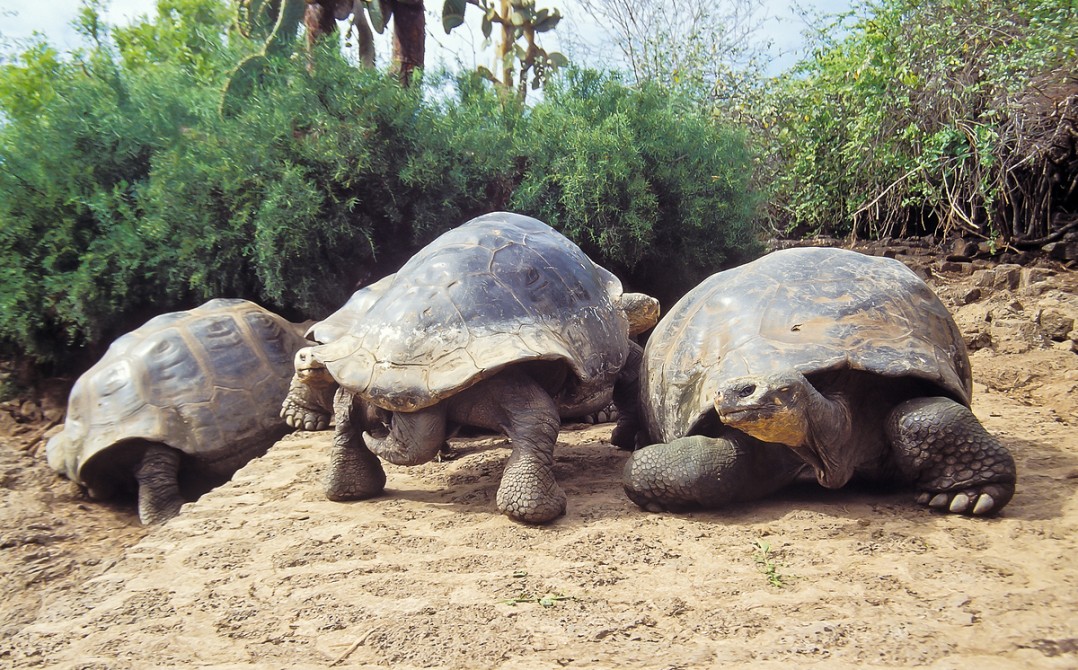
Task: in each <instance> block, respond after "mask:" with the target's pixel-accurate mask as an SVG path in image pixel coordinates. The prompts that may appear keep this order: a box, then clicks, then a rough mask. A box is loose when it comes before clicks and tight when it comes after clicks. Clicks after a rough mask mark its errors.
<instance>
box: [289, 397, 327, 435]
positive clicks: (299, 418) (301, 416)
mask: <svg viewBox="0 0 1078 670" xmlns="http://www.w3.org/2000/svg"><path fill="white" fill-rule="evenodd" d="M281 418H282V419H284V422H285V423H286V424H288V427H289V428H294V429H296V430H326V429H328V428H329V413H327V412H321V411H318V410H316V409H314V408H311V407H303V406H301V405H297V404H296V403H294V402H292V401H290V400H285V401H284V403H283V404H282V406H281Z"/></svg>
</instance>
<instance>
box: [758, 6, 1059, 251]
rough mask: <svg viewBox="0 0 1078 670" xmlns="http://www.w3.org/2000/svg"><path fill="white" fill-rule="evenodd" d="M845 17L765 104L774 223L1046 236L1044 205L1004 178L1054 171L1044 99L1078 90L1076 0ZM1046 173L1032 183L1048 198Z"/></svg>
mask: <svg viewBox="0 0 1078 670" xmlns="http://www.w3.org/2000/svg"><path fill="white" fill-rule="evenodd" d="M847 18H848V20H847V22H846V23H845V24H844V25H842V26H838V27H832V28H831V29H830V30H828V31H826V32H825V33H824V35H823V37H822V38H821V40H820V42H819V44H818V47H817V49H816V51H815V52H814V54H813V55H812V57H811V58H809V59H808V60H806V61H804V62H802V63H801V64H800V65H799V67H798V68H796V69H795V70H794V72H792V73H791V74H789V75H785V76H783V77H781V78H780V79H779V80H778V81H777V85H776V87H775V88H774V90H773V94H772V95H771V96H770V97H769V98H768V99H767V100H766V102H765V103H763V104H762V105H760V106H759V107H758V108H757V112H756V116H757V118H758V119H759V121H760V128H761V130H762V132H761V133H760V135H761V136H762V137H763V138H764V139H765V141H766V142H768V143H769V146H770V154H771V157H772V160H771V161H769V162H767V163H765V166H766V167H767V168H768V169H770V170H771V173H770V178H771V180H772V183H773V187H774V188H773V193H774V199H773V203H772V204H773V208H772V220H773V222H774V224H775V226H776V227H777V228H780V229H786V230H797V231H817V232H824V233H830V234H847V233H850V232H855V233H857V232H860V233H868V234H872V235H877V236H885V235H891V234H904V233H906V234H909V233H919V232H923V231H926V230H937V229H938V230H940V231H941V232H944V233H947V232H955V233H958V234H972V235H978V236H981V237H995V236H997V235H1003V236H1004V237H1007V238H1012V237H1013V238H1021V237H1037V236H1039V235H1043V234H1044V233H1045V232H1046V227H1045V226H1046V224H1047V215H1046V212H1044V211H1036V210H1034V209H1032V208H1025V209H1015V208H1014V207H1012V206H1011V205H1013V200H1014V197H1015V196H1016V194H1018V191H1019V190H1020V189H1021V188H1023V187H1022V186H1020V185H1016V184H1014V183H1013V181H1010V180H1011V179H1012V177H1013V176H1014V174H1015V170H1016V169H1017V168H1019V167H1020V166H1022V165H1029V164H1034V163H1035V164H1036V165H1038V166H1044V167H1045V169H1047V170H1048V171H1049V172H1050V173H1052V174H1054V172H1053V170H1052V169H1050V168H1051V167H1052V166H1051V165H1048V164H1047V163H1046V161H1045V156H1044V154H1043V152H1042V151H1041V148H1043V146H1044V145H1045V143H1044V142H1041V140H1042V139H1049V136H1050V135H1052V133H1054V132H1055V130H1056V127H1055V125H1051V123H1053V122H1052V120H1051V114H1048V113H1046V112H1045V109H1046V108H1048V109H1050V108H1051V107H1052V105H1053V104H1054V101H1055V102H1058V101H1061V100H1063V99H1065V98H1067V97H1068V96H1069V95H1074V94H1078V71H1076V69H1075V66H1074V63H1075V62H1076V60H1075V59H1076V54H1075V49H1076V46H1078V44H1076V42H1075V39H1074V26H1075V25H1076V23H1078V9H1076V8H1075V6H1074V4H1073V3H1059V2H1053V1H1051V0H1036V1H1032V2H1021V3H1010V2H1003V1H1002V0H932V1H930V2H925V1H923V0H879V1H875V2H865V3H863V4H860V5H858V6H857V8H856V10H855V11H854V12H853V13H852V14H851V15H850V16H849V17H847ZM1068 91H1069V92H1068ZM1035 93H1036V95H1035ZM1041 93H1043V94H1044V95H1043V99H1040V100H1038V99H1037V97H1038V95H1040V94H1041ZM1072 122H1073V120H1072ZM1072 160H1073V156H1072ZM1050 182H1051V179H1048V180H1045V181H1044V182H1043V183H1039V184H1037V185H1033V186H1032V188H1031V189H1030V190H1031V191H1032V195H1034V196H1035V197H1036V198H1048V199H1050V198H1051V197H1052V193H1051V192H1050V191H1051V189H1052V188H1054V187H1053V186H1052V184H1051V183H1050ZM1016 186H1017V188H1016ZM1018 195H1020V194H1018ZM1070 197H1071V199H1072V202H1071V206H1073V205H1074V204H1075V203H1073V195H1071V196H1070ZM1065 199H1066V196H1065V195H1064V197H1063V198H1059V197H1057V199H1056V204H1057V205H1061V204H1062V205H1065V202H1063V201H1065Z"/></svg>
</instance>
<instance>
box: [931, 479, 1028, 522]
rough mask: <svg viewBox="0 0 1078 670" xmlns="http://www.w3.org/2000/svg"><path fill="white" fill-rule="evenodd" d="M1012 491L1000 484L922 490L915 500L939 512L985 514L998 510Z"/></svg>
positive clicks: (1009, 497) (1008, 498)
mask: <svg viewBox="0 0 1078 670" xmlns="http://www.w3.org/2000/svg"><path fill="white" fill-rule="evenodd" d="M1012 493H1013V491H1011V490H1007V489H1006V488H1005V487H1003V486H1001V485H998V484H989V485H987V486H983V487H981V488H976V489H966V490H964V491H943V492H938V493H936V492H932V491H924V492H922V493H921V495H919V496H917V502H918V503H919V504H921V505H927V506H928V507H931V508H932V509H934V510H939V511H941V512H949V513H951V514H968V515H972V516H987V515H989V514H994V513H995V512H998V511H999V510H1000V509H1001V508H1002V507H1003V506H1004V505H1005V504H1006V503H1007V501H1008V500H1010V499H1011V494H1012Z"/></svg>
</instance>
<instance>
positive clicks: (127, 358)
mask: <svg viewBox="0 0 1078 670" xmlns="http://www.w3.org/2000/svg"><path fill="white" fill-rule="evenodd" d="M307 344H309V342H307V341H306V340H304V338H303V336H302V334H301V333H300V332H299V328H298V327H297V326H295V325H293V324H291V323H289V322H288V321H286V320H284V319H282V318H281V317H279V316H277V315H276V314H274V313H272V312H269V311H267V310H265V309H263V308H261V307H259V306H258V305H256V304H254V303H252V302H248V301H246V300H235V299H217V300H211V301H209V302H207V303H206V304H204V305H202V306H200V307H197V308H195V309H192V310H190V311H185V312H170V313H167V314H162V315H160V316H157V317H154V318H153V319H150V320H149V321H147V322H146V323H145V324H144V325H142V326H141V327H139V328H137V329H135V330H133V331H131V332H130V333H128V334H126V335H124V336H122V337H120V338H118V339H117V340H116V341H115V342H113V343H112V345H111V346H110V347H109V349H108V351H107V352H106V353H105V355H104V356H103V357H102V358H101V360H100V361H98V362H97V363H96V364H95V365H94V366H93V367H91V368H90V369H89V370H87V371H86V372H85V373H84V374H83V375H82V376H81V377H79V379H78V380H77V381H76V382H75V385H74V387H73V388H72V389H71V395H70V397H69V399H68V407H67V417H66V419H65V423H64V429H63V431H62V432H60V433H59V434H57V435H56V436H54V437H53V438H52V439H50V440H49V442H48V444H47V446H46V453H47V456H48V461H49V465H50V466H52V467H53V469H55V470H57V471H59V472H60V473H62V474H64V475H66V476H68V477H69V478H71V479H73V480H75V481H77V482H79V483H82V484H85V485H88V486H92V485H93V484H95V483H96V482H90V481H84V475H86V474H87V472H86V468H87V464H88V463H91V462H93V463H95V464H97V465H96V466H95V467H94V472H95V473H97V472H108V467H107V463H108V460H109V459H107V458H106V457H107V456H108V454H109V453H110V452H111V449H110V448H111V447H114V446H115V445H118V444H122V443H124V442H126V441H129V440H147V441H152V442H161V443H164V444H167V445H169V446H170V447H173V448H174V449H178V450H179V451H181V452H183V453H185V454H187V455H189V456H191V457H193V458H194V459H196V460H197V461H199V462H200V463H202V464H204V465H206V466H208V468H209V470H210V471H215V470H222V471H227V470H228V469H233V470H234V469H235V468H236V467H239V466H240V465H242V464H243V462H246V460H248V459H250V458H251V457H253V456H254V455H257V453H258V452H260V451H264V450H265V449H266V448H268V447H269V446H270V445H271V444H272V443H273V441H274V440H276V439H277V438H279V437H280V436H281V435H282V434H283V433H284V432H285V430H286V427H285V425H284V422H283V421H282V420H281V418H280V417H279V416H278V411H279V408H280V403H281V398H283V397H284V396H285V394H286V393H287V392H288V383H289V379H290V378H291V376H292V369H293V368H292V357H293V355H294V354H295V352H296V351H297V350H298V349H300V348H301V347H303V346H305V345H307ZM117 453H118V452H117ZM227 474H230V473H227ZM96 476H97V475H95V477H96ZM103 476H106V477H107V476H108V475H103ZM116 476H119V475H118V474H117V475H116Z"/></svg>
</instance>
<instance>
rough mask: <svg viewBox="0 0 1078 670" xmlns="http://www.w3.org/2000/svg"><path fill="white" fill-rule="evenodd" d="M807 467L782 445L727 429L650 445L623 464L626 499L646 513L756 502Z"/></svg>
mask: <svg viewBox="0 0 1078 670" xmlns="http://www.w3.org/2000/svg"><path fill="white" fill-rule="evenodd" d="M806 467H808V466H807V465H806V464H805V462H804V461H802V460H801V459H800V458H798V457H797V456H796V455H795V454H794V453H793V452H792V451H791V450H790V449H789V447H786V446H785V445H780V444H772V443H769V442H761V441H760V440H757V439H755V438H753V437H749V436H748V435H745V434H743V433H739V432H735V431H730V433H729V434H728V435H727V437H706V436H704V435H692V436H689V437H682V438H678V439H676V440H671V441H670V442H668V443H660V444H652V445H650V446H647V447H644V448H643V449H638V450H637V451H635V452H633V453H632V455H631V456H630V457H629V460H628V461H627V462H626V463H625V471H624V475H623V485H624V487H625V493H626V495H628V496H629V499H630V500H632V501H633V502H634V503H636V504H637V505H639V506H640V507H641V508H643V509H645V510H647V511H649V512H663V511H666V510H673V511H677V510H681V509H686V508H691V507H704V508H708V509H714V508H718V507H722V506H724V505H727V504H730V503H735V502H742V501H746V500H755V499H757V498H763V497H764V496H766V495H768V494H770V493H772V492H774V491H777V490H778V489H780V488H782V487H783V486H786V485H787V484H789V483H790V482H792V481H793V480H794V479H795V478H796V477H797V475H798V473H800V472H801V471H802V470H804V469H805V468H806Z"/></svg>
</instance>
